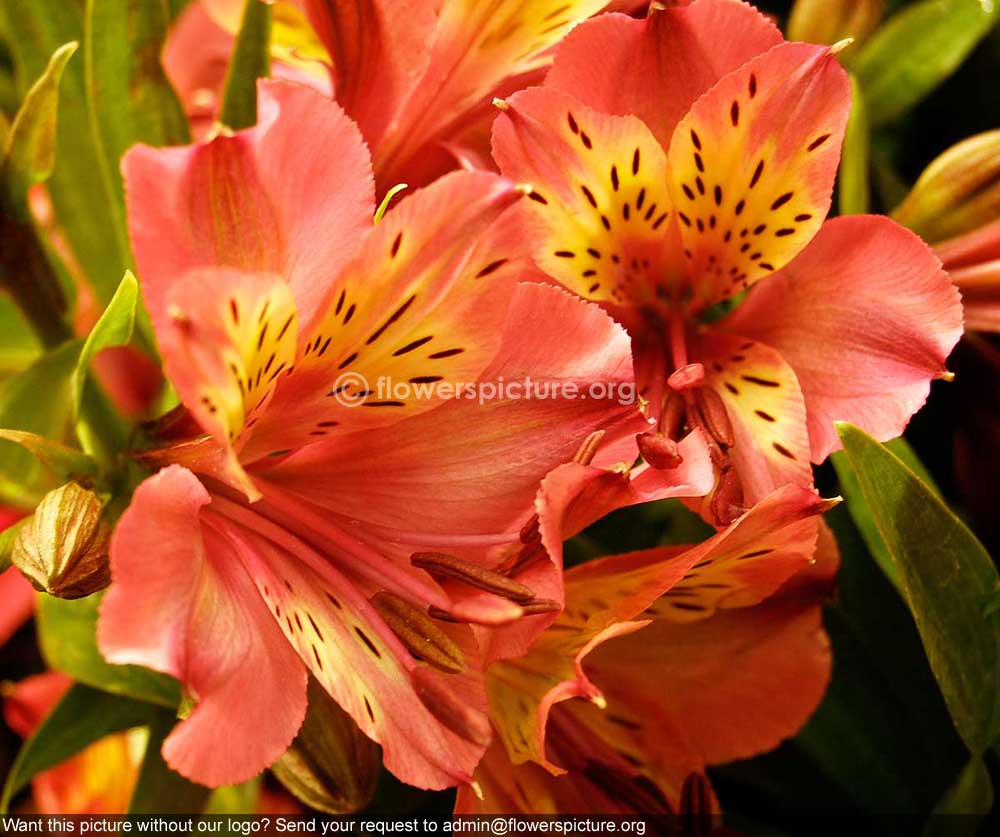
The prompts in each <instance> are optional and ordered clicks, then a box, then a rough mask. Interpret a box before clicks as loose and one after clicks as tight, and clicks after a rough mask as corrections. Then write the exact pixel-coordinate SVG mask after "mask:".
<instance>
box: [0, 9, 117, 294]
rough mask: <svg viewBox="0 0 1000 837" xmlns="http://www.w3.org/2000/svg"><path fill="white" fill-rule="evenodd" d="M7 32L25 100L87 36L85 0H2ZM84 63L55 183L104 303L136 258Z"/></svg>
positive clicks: (59, 207)
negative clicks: (112, 195)
mask: <svg viewBox="0 0 1000 837" xmlns="http://www.w3.org/2000/svg"><path fill="white" fill-rule="evenodd" d="M0 30H3V32H4V45H5V46H6V47H7V48H8V49H9V53H10V58H11V60H12V64H13V68H14V75H15V79H16V82H17V93H18V95H19V96H20V97H22V98H23V96H24V95H25V93H26V92H27V89H28V87H29V86H30V85H31V84H32V83H33V82H34V80H35V79H36V78H38V76H40V75H41V74H42V72H43V70H44V69H45V65H46V63H47V62H48V60H49V56H51V55H52V53H53V52H55V50H56V49H57V48H59V47H60V46H61V45H63V44H65V43H67V42H68V41H81V42H82V41H83V2H82V0H75V1H74V2H57V3H54V2H52V1H51V0H18V2H16V3H0ZM84 64H85V61H80V60H77V61H71V62H70V63H69V65H68V66H67V67H66V70H65V72H64V74H63V79H62V85H61V90H62V95H61V97H60V101H59V123H58V127H57V146H58V149H59V153H58V156H57V158H56V167H55V171H53V173H52V177H51V178H49V180H48V183H47V186H48V190H49V193H50V195H51V198H52V203H53V208H54V211H55V217H56V219H57V221H58V223H59V227H60V230H61V231H62V232H63V233H64V234H65V236H66V239H67V243H68V244H69V246H70V249H71V250H72V251H73V254H74V255H75V256H76V258H77V260H78V261H79V263H80V266H81V268H82V270H83V273H84V274H85V275H86V276H87V278H88V280H89V281H90V283H91V284H92V285H93V287H94V290H95V292H96V294H97V298H98V300H99V302H101V303H102V304H103V303H106V302H107V301H108V300H109V299H110V298H111V295H112V293H113V292H114V289H115V283H117V281H118V279H119V277H120V276H121V274H122V271H123V270H124V269H125V268H126V267H128V266H129V263H128V260H123V257H122V254H121V252H120V251H119V247H118V246H117V241H118V239H117V235H116V234H115V228H114V226H113V223H114V215H113V211H112V208H111V207H110V205H109V203H108V198H107V195H106V192H105V187H104V182H103V180H102V168H101V165H100V162H99V160H98V158H97V152H96V149H95V147H94V137H93V134H92V133H91V130H90V123H89V117H88V113H87V100H86V95H85V91H84ZM121 104H122V103H121V102H119V103H118V105H119V106H121ZM109 232H110V235H109Z"/></svg>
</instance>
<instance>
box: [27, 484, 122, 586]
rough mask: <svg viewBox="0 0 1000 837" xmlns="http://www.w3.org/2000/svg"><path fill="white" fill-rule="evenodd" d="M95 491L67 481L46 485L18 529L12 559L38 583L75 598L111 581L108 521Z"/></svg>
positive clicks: (33, 581) (32, 580)
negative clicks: (53, 486) (54, 486)
mask: <svg viewBox="0 0 1000 837" xmlns="http://www.w3.org/2000/svg"><path fill="white" fill-rule="evenodd" d="M102 508H103V504H102V503H101V500H100V498H99V497H98V496H97V495H96V494H95V493H94V492H93V491H89V490H88V489H86V488H83V487H82V486H80V485H78V484H77V483H75V482H68V483H66V485H64V486H62V487H60V488H57V489H55V490H54V491H50V492H49V493H48V494H46V495H45V497H43V498H42V502H41V503H39V504H38V508H37V509H35V513H34V514H33V515H32V516H31V518H30V520H28V521H27V522H26V523H25V525H24V526H23V527H22V528H21V530H20V532H18V535H17V540H15V541H14V550H13V553H12V554H11V560H12V561H13V563H14V565H15V566H16V567H17V568H18V569H19V570H20V571H21V572H22V573H23V574H24V575H25V577H26V578H27V579H28V580H29V581H30V582H31V583H32V584H33V585H34V586H35V588H36V589H38V590H42V591H44V592H46V593H50V594H51V595H53V596H57V597H58V598H60V599H79V598H82V597H83V596H89V595H90V594H91V593H96V592H97V591H98V590H103V589H104V588H105V587H107V586H108V584H109V583H110V581H111V571H110V566H109V563H108V542H109V539H110V537H111V527H110V526H108V524H107V523H106V522H105V521H104V520H103V519H102V517H101V512H102Z"/></svg>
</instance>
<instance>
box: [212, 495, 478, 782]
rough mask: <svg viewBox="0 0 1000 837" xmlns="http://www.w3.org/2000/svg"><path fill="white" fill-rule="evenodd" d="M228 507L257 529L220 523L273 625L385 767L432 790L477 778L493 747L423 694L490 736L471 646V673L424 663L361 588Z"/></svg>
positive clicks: (231, 514) (283, 536)
mask: <svg viewBox="0 0 1000 837" xmlns="http://www.w3.org/2000/svg"><path fill="white" fill-rule="evenodd" d="M226 508H227V507H223V508H222V509H221V510H222V511H223V512H225V513H226V514H227V516H229V517H231V518H232V519H234V520H237V522H241V523H244V524H245V525H252V526H254V527H255V528H256V530H257V533H258V534H252V533H249V532H248V531H246V530H244V531H242V532H241V531H239V530H238V529H235V528H234V527H232V526H231V525H230V524H229V523H228V522H222V523H220V524H219V525H220V526H221V527H222V528H223V529H224V530H225V531H226V533H227V535H228V536H229V538H230V539H232V540H233V542H234V543H236V544H237V550H238V551H239V553H240V557H241V560H242V561H243V562H244V565H245V568H246V571H247V573H248V574H249V575H250V576H251V577H252V578H253V579H254V583H255V584H256V586H257V589H258V590H259V592H260V595H261V596H262V597H263V599H264V601H266V602H267V605H268V607H270V608H271V610H272V612H273V618H274V622H275V623H276V624H277V625H278V627H280V630H281V631H282V633H283V634H284V637H285V639H286V640H287V642H288V643H290V645H291V647H293V648H294V649H295V650H296V651H297V652H298V655H299V657H300V658H301V660H302V662H303V663H305V664H306V665H307V666H308V667H309V668H310V669H311V670H312V673H313V676H315V677H316V679H317V680H318V681H319V682H320V683H321V684H322V685H323V687H324V688H325V689H326V690H327V691H328V692H329V693H330V694H331V695H332V696H333V698H334V699H335V700H336V701H337V702H338V703H339V704H340V706H341V707H342V708H343V709H344V710H345V711H346V712H347V713H348V714H350V715H351V717H353V718H354V720H355V722H356V723H357V724H358V726H359V727H360V728H361V730H362V731H363V732H364V733H365V734H366V735H368V736H370V737H371V738H372V739H373V740H375V741H377V742H378V743H379V744H381V746H382V752H383V761H384V763H385V766H386V768H387V769H389V770H391V771H392V772H393V773H394V774H395V775H396V776H397V777H399V778H400V779H401V780H402V781H404V782H407V783H409V784H413V785H417V786H419V787H423V788H433V789H440V788H445V787H449V786H452V785H455V784H459V783H461V782H467V781H469V780H470V779H471V777H472V770H473V769H474V768H475V765H476V764H477V763H478V761H479V759H480V758H481V757H482V753H483V750H484V749H485V743H483V742H477V741H475V740H469V739H468V738H467V737H463V736H462V735H460V734H458V733H457V732H455V731H453V730H452V729H450V728H449V727H447V726H446V725H445V724H444V723H442V722H441V720H439V718H438V717H436V716H435V715H434V714H432V713H431V711H430V709H429V708H428V706H427V705H426V704H425V700H422V699H421V698H420V697H419V696H418V694H417V691H416V688H417V687H416V684H417V682H418V681H419V682H420V683H421V684H423V683H426V682H428V681H433V682H434V683H435V684H437V689H438V692H437V693H436V696H437V697H438V699H439V700H446V699H448V697H447V696H450V697H451V700H453V701H454V703H455V705H456V706H463V707H465V709H466V711H472V712H475V713H476V714H478V718H479V728H481V730H482V731H485V734H486V735H487V737H488V729H489V726H488V723H487V721H486V718H485V711H486V700H485V694H484V692H483V686H482V678H481V675H477V673H476V672H477V670H478V666H477V665H476V663H477V661H476V659H475V657H474V656H472V658H471V659H469V656H470V655H474V654H475V651H474V648H471V647H469V648H468V649H467V660H468V663H469V667H468V669H466V670H465V671H464V672H462V673H457V674H443V673H442V672H440V671H437V670H436V669H433V668H431V667H429V666H427V665H422V664H419V663H418V662H417V661H416V660H415V659H414V658H413V657H412V656H411V655H410V653H409V652H408V651H407V650H406V648H405V647H404V646H403V645H402V644H401V643H400V641H399V639H398V638H397V637H396V635H395V634H394V633H393V632H392V631H391V630H390V629H389V628H388V627H387V626H386V624H385V623H384V622H383V620H382V619H381V617H380V616H379V615H378V613H377V611H376V610H375V609H374V607H373V606H372V605H371V604H370V603H369V602H368V601H367V599H366V598H365V597H364V596H363V595H362V594H361V592H360V590H359V589H358V588H357V587H356V586H355V585H354V584H352V583H351V582H350V581H348V580H347V579H346V578H345V577H344V576H343V575H341V574H340V573H339V572H338V571H337V570H336V569H335V568H334V567H333V566H332V565H331V564H330V563H329V562H328V561H326V560H325V559H324V557H323V556H321V555H320V554H318V553H316V552H313V551H312V550H311V549H309V547H307V546H306V545H305V544H303V543H302V542H301V541H298V539H297V538H295V537H294V536H291V535H290V534H287V533H282V532H281V531H280V530H279V529H278V527H275V526H272V525H268V524H267V523H265V522H262V521H261V520H254V519H253V517H254V516H253V514H252V513H247V512H246V511H242V512H240V511H232V510H230V511H226ZM261 534H262V535H264V536H265V537H266V538H267V540H265V539H264V538H262V537H260V536H259V535H261ZM442 693H443V694H444V696H443V697H442V696H441V694H442ZM431 705H432V706H433V705H434V700H433V699H432V700H431ZM442 708H443V707H442ZM469 723H470V725H471V724H473V723H474V721H470V722H469ZM463 731H464V730H463Z"/></svg>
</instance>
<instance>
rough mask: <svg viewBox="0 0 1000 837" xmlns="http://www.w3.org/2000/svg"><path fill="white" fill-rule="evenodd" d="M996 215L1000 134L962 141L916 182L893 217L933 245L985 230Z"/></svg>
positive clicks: (999, 192)
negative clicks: (977, 230) (971, 232)
mask: <svg viewBox="0 0 1000 837" xmlns="http://www.w3.org/2000/svg"><path fill="white" fill-rule="evenodd" d="M998 215H1000V130H996V131H987V132H985V133H982V134H976V135H975V136H973V137H969V138H968V139H965V140H962V142H960V143H957V144H956V145H953V146H952V147H951V148H949V149H948V150H947V151H945V152H944V153H943V154H941V155H940V156H939V157H937V158H936V159H935V160H934V161H933V162H932V163H931V164H930V165H929V166H928V167H927V168H926V169H924V171H923V174H921V175H920V177H919V178H918V179H917V182H916V184H915V185H914V187H913V189H912V190H911V191H910V194H908V195H907V196H906V198H905V199H904V200H903V202H902V203H901V204H900V205H899V206H897V207H896V208H895V209H894V210H893V211H892V217H893V218H895V219H896V220H897V221H898V222H899V223H900V224H902V225H903V226H905V227H909V228H910V229H911V230H913V231H914V232H915V233H917V235H919V236H920V237H921V238H923V239H925V240H927V241H929V242H931V243H932V244H933V243H936V242H938V241H943V240H945V239H947V238H953V237H954V236H957V235H962V234H963V233H967V232H970V231H972V230H974V229H977V228H979V227H982V226H985V225H986V224H988V223H989V222H991V221H993V220H995V219H996V217H997V216H998Z"/></svg>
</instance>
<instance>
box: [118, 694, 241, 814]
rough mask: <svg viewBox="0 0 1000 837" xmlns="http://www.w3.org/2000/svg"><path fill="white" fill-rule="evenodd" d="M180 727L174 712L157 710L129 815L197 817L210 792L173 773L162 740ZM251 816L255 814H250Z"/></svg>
mask: <svg viewBox="0 0 1000 837" xmlns="http://www.w3.org/2000/svg"><path fill="white" fill-rule="evenodd" d="M176 724H177V718H176V717H175V716H174V714H173V713H172V712H167V711H165V710H157V711H156V712H155V715H154V716H153V718H152V719H151V721H150V723H149V741H148V742H147V744H146V754H145V755H144V756H143V759H142V767H141V768H140V770H139V778H138V779H137V781H136V783H135V789H134V790H133V791H132V799H131V800H130V801H129V805H128V812H127V813H129V814H157V815H161V816H162V815H167V814H198V813H201V810H202V809H203V808H204V807H205V802H206V801H207V800H208V797H209V794H210V793H211V791H210V790H209V789H208V788H206V787H204V786H202V785H196V784H195V783H194V782H189V781H188V780H187V779H185V778H184V777H183V776H181V775H180V773H176V772H174V771H173V770H171V769H170V768H169V767H168V766H167V763H166V762H165V761H164V760H163V755H162V754H161V752H160V748H161V747H162V746H163V739H165V738H166V737H167V735H169V734H170V731H171V730H172V729H173V728H174V726H175V725H176ZM250 813H252V812H250Z"/></svg>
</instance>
